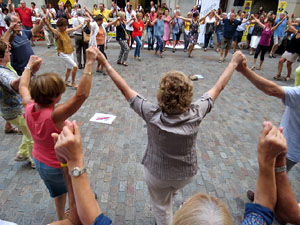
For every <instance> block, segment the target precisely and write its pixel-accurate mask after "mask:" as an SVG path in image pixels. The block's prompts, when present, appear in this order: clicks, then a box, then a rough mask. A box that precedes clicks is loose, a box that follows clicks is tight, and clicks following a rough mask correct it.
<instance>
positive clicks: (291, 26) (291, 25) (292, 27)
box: [288, 20, 298, 34]
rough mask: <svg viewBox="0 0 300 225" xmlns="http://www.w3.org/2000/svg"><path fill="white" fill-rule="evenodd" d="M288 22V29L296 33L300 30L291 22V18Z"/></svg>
mask: <svg viewBox="0 0 300 225" xmlns="http://www.w3.org/2000/svg"><path fill="white" fill-rule="evenodd" d="M288 24H289V26H288V30H289V31H290V32H293V33H294V34H296V33H297V32H298V30H297V29H296V28H295V27H294V26H293V24H292V23H291V21H290V20H288ZM297 25H298V24H297Z"/></svg>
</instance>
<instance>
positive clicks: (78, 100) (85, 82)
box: [52, 47, 100, 129]
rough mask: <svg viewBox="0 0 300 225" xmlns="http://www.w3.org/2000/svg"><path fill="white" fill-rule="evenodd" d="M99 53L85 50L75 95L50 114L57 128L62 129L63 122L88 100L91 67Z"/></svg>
mask: <svg viewBox="0 0 300 225" xmlns="http://www.w3.org/2000/svg"><path fill="white" fill-rule="evenodd" d="M99 53H100V51H99V50H98V49H97V48H96V47H89V48H88V49H87V50H86V64H85V68H84V71H83V74H82V77H81V80H80V83H79V85H78V88H77V91H76V93H75V95H74V96H72V97H71V98H69V99H68V100H67V101H66V102H65V103H63V104H60V105H58V106H57V107H55V108H54V110H53V112H52V119H53V122H54V123H55V125H56V127H57V128H59V129H62V128H63V126H64V121H65V120H66V119H68V118H69V117H70V116H72V115H73V114H74V113H75V112H77V110H78V109H79V108H80V107H81V105H82V104H83V103H84V102H85V100H86V99H87V98H88V96H89V94H90V89H91V85H92V72H93V66H94V62H95V60H96V57H97V55H98V54H99Z"/></svg>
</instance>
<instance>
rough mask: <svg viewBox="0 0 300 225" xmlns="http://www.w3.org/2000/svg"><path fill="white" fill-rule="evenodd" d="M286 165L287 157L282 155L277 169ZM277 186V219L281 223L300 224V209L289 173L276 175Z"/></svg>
mask: <svg viewBox="0 0 300 225" xmlns="http://www.w3.org/2000/svg"><path fill="white" fill-rule="evenodd" d="M284 165H286V156H285V154H281V155H279V156H277V158H276V164H275V166H276V167H282V166H284ZM275 176H276V186H277V203H276V207H275V216H276V219H277V220H279V221H280V222H284V223H291V224H296V225H299V224H300V209H299V206H298V203H297V201H296V198H295V195H294V193H293V190H292V187H291V184H290V182H289V178H288V176H287V172H282V173H275Z"/></svg>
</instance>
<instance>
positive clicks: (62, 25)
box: [56, 18, 68, 32]
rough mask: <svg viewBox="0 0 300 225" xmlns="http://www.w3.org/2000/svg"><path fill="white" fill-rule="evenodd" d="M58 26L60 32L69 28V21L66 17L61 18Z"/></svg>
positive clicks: (57, 23)
mask: <svg viewBox="0 0 300 225" xmlns="http://www.w3.org/2000/svg"><path fill="white" fill-rule="evenodd" d="M56 26H57V28H58V30H59V31H60V32H64V31H65V30H66V29H67V28H68V21H67V20H66V19H65V18H59V19H58V20H57V22H56Z"/></svg>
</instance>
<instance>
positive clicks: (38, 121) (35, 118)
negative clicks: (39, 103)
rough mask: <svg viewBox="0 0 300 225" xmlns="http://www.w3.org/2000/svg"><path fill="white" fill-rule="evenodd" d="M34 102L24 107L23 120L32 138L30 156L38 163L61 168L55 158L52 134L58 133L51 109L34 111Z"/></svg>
mask: <svg viewBox="0 0 300 225" xmlns="http://www.w3.org/2000/svg"><path fill="white" fill-rule="evenodd" d="M35 105H36V103H35V102H31V103H28V104H27V105H26V106H25V119H26V122H27V126H28V129H29V130H30V133H31V136H32V138H33V141H34V143H33V150H32V155H33V157H34V158H35V159H37V160H38V161H40V162H42V163H44V164H46V165H47V166H50V167H54V168H61V166H60V162H59V161H58V160H57V158H56V153H55V150H54V142H53V138H52V137H51V134H52V133H58V134H59V133H60V132H61V131H60V130H58V129H57V128H56V126H55V124H54V122H53V120H52V112H53V108H42V109H40V110H38V111H35V109H34V106H35Z"/></svg>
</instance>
